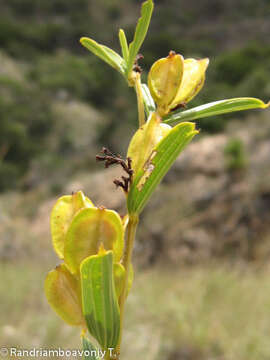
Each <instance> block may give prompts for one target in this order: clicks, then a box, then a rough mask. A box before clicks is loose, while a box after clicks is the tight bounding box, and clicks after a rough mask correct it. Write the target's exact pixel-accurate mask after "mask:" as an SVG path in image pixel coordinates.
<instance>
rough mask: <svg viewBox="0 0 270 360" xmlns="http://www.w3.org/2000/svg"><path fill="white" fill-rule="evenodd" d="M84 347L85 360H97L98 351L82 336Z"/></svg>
mask: <svg viewBox="0 0 270 360" xmlns="http://www.w3.org/2000/svg"><path fill="white" fill-rule="evenodd" d="M82 346H83V351H84V360H97V359H98V350H97V348H96V347H95V346H94V345H93V344H91V342H90V341H89V340H88V339H87V338H86V337H84V336H82Z"/></svg>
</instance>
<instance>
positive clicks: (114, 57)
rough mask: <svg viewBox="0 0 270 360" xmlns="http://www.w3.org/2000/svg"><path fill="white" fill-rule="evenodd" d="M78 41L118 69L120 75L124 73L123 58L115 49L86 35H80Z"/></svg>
mask: <svg viewBox="0 0 270 360" xmlns="http://www.w3.org/2000/svg"><path fill="white" fill-rule="evenodd" d="M80 42H81V44H82V45H83V46H84V47H86V48H87V49H88V50H89V51H91V52H92V53H93V54H95V55H96V56H98V57H99V58H100V59H102V60H103V61H105V62H106V63H107V64H109V65H110V66H112V67H113V68H114V69H116V70H118V71H119V72H120V73H121V74H122V75H124V74H125V69H124V60H123V58H122V57H121V56H120V55H118V54H117V53H116V52H115V51H113V50H112V49H110V48H108V47H107V46H105V45H101V44H99V43H97V42H96V41H95V40H92V39H90V38H87V37H82V38H81V39H80Z"/></svg>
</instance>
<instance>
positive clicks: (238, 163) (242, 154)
mask: <svg viewBox="0 0 270 360" xmlns="http://www.w3.org/2000/svg"><path fill="white" fill-rule="evenodd" d="M224 155H225V160H226V167H227V169H228V170H229V171H232V172H234V171H241V170H244V169H245V168H246V167H247V165H248V161H247V155H246V151H245V145H244V143H243V141H242V140H241V139H237V138H231V139H230V140H229V141H228V143H227V145H226V146H225V149H224Z"/></svg>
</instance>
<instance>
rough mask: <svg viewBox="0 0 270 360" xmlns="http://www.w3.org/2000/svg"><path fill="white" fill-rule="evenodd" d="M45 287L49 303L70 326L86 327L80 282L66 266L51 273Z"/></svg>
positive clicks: (59, 267) (60, 266)
mask: <svg viewBox="0 0 270 360" xmlns="http://www.w3.org/2000/svg"><path fill="white" fill-rule="evenodd" d="M44 285H45V295H46V297H47V300H48V303H49V304H50V305H51V307H52V308H53V309H54V310H55V312H56V313H57V314H58V315H59V316H60V317H61V318H62V319H63V320H64V321H65V322H67V323H68V324H69V325H74V326H80V325H81V326H84V324H85V321H84V317H83V314H82V302H81V289H80V282H79V279H77V278H75V277H74V276H73V275H72V274H71V273H70V272H69V270H68V269H67V267H66V265H65V264H61V265H59V266H57V267H56V268H55V269H54V270H52V271H50V272H49V273H48V275H47V277H46V280H45V284H44Z"/></svg>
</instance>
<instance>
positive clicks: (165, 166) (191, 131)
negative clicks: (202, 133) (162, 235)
mask: <svg viewBox="0 0 270 360" xmlns="http://www.w3.org/2000/svg"><path fill="white" fill-rule="evenodd" d="M197 133H198V131H197V130H195V125H194V124H193V123H181V124H179V125H177V126H175V127H174V128H173V129H171V130H170V131H169V133H168V134H167V135H166V136H165V137H164V138H163V139H162V140H161V141H160V142H159V143H158V144H157V145H156V147H155V148H154V149H153V151H152V153H151V155H150V156H149V158H148V160H147V161H146V162H145V165H144V166H143V169H141V170H140V171H139V172H138V174H137V176H136V177H135V178H134V181H133V183H132V186H131V188H130V191H129V194H128V199H127V206H128V211H129V213H130V214H134V213H136V214H139V213H140V212H141V211H142V210H143V208H144V206H145V204H146V202H147V200H148V199H149V198H150V196H151V194H152V193H153V191H154V190H155V188H156V186H157V185H158V184H159V183H160V181H161V180H162V178H163V176H164V175H165V174H166V173H167V172H168V170H169V169H170V167H171V165H172V164H173V162H174V161H175V159H176V158H177V156H178V155H179V154H180V152H181V151H182V150H183V149H184V148H185V147H186V145H187V144H188V143H189V142H190V141H191V139H192V138H193V137H194V135H196V134H197Z"/></svg>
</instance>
